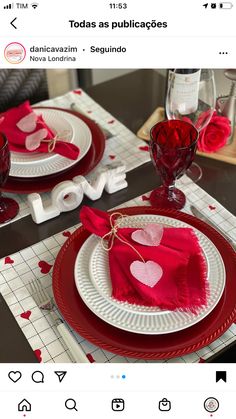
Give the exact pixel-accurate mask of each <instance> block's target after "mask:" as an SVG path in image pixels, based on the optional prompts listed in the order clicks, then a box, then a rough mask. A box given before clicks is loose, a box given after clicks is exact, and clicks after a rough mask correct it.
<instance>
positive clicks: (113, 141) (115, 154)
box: [0, 89, 150, 227]
mask: <svg viewBox="0 0 236 419" xmlns="http://www.w3.org/2000/svg"><path fill="white" fill-rule="evenodd" d="M72 103H75V104H76V105H77V106H78V108H79V109H80V110H81V111H82V113H84V114H85V115H87V116H88V117H89V118H91V119H93V120H95V121H96V122H98V123H99V124H101V125H102V126H103V127H105V128H107V129H108V130H109V131H110V132H111V134H112V135H113V137H111V138H110V139H109V140H107V141H106V145H105V152H104V156H103V158H102V160H101V162H100V163H99V164H98V166H97V167H96V168H95V169H94V170H93V171H92V172H91V174H90V175H92V176H94V174H96V172H97V171H98V170H99V169H100V168H101V166H105V165H107V164H111V162H119V161H120V162H122V164H124V165H125V166H126V171H127V172H129V171H130V170H132V169H134V168H136V167H138V166H141V165H142V164H144V163H146V162H147V161H149V160H150V156H149V152H148V146H147V145H146V143H145V142H144V141H142V140H140V139H138V138H137V137H136V135H134V134H133V133H132V132H131V131H130V130H129V129H128V128H126V127H125V126H124V125H123V124H121V123H120V122H119V121H117V120H116V119H115V118H114V117H113V116H112V115H111V114H110V113H109V112H107V111H106V110H105V109H104V108H102V106H100V105H99V104H98V103H96V102H95V101H94V100H93V99H92V98H91V97H90V96H88V95H87V94H86V93H85V92H84V91H83V90H82V89H78V90H74V91H72V92H69V93H67V94H65V95H63V96H60V97H57V98H55V99H50V100H47V101H44V102H40V103H39V104H38V105H40V106H54V107H58V108H64V109H70V107H71V104H72ZM87 178H89V176H87ZM5 195H7V196H11V197H13V198H14V199H16V200H17V202H18V203H19V206H20V211H19V214H18V215H17V217H16V218H14V220H12V221H11V222H13V221H16V220H19V219H20V218H22V217H25V216H26V215H29V213H30V212H29V207H28V205H27V195H19V194H5ZM41 196H42V199H43V202H44V205H47V203H48V202H49V197H50V194H49V193H44V194H42V195H41ZM4 225H6V224H4ZM1 226H2V225H0V227H1Z"/></svg>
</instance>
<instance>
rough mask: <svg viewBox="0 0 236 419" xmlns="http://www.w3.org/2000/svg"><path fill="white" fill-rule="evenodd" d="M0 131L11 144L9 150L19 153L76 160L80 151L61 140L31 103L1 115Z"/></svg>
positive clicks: (23, 104)
mask: <svg viewBox="0 0 236 419" xmlns="http://www.w3.org/2000/svg"><path fill="white" fill-rule="evenodd" d="M0 130H1V132H3V133H4V134H5V135H6V137H7V139H8V143H9V148H10V150H12V151H16V152H18V153H31V152H35V151H36V152H39V153H50V152H53V153H57V154H60V155H62V156H63V157H67V158H69V159H71V160H76V159H77V158H78V156H79V153H80V150H79V148H78V147H77V146H76V145H75V144H71V143H67V142H65V141H62V140H60V139H57V138H58V136H60V133H54V132H53V131H52V130H51V129H50V128H49V127H48V126H47V125H46V123H45V122H44V120H43V118H42V116H41V115H37V114H36V113H35V112H34V110H33V109H32V108H31V106H30V103H29V101H26V102H24V103H22V104H21V105H19V106H17V107H16V108H11V109H9V110H8V111H6V112H4V113H2V114H1V115H0Z"/></svg>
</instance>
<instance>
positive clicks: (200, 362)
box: [198, 358, 206, 364]
mask: <svg viewBox="0 0 236 419" xmlns="http://www.w3.org/2000/svg"><path fill="white" fill-rule="evenodd" d="M204 362H206V361H205V359H203V358H200V359H199V361H198V363H199V364H204Z"/></svg>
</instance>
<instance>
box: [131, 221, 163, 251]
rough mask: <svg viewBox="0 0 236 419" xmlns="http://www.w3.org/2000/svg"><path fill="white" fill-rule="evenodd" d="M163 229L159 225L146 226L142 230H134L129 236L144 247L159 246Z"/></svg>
mask: <svg viewBox="0 0 236 419" xmlns="http://www.w3.org/2000/svg"><path fill="white" fill-rule="evenodd" d="M163 233H164V228H163V226H162V225H160V224H148V225H147V226H146V227H145V228H143V229H142V230H135V231H133V233H132V234H131V237H132V239H133V240H134V241H135V242H137V243H140V244H144V246H159V244H160V242H161V239H162V236H163Z"/></svg>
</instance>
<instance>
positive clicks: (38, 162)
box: [10, 108, 92, 178]
mask: <svg viewBox="0 0 236 419" xmlns="http://www.w3.org/2000/svg"><path fill="white" fill-rule="evenodd" d="M35 112H36V113H37V114H38V115H42V116H43V119H44V121H45V122H46V124H47V125H48V126H49V128H51V130H52V131H53V132H54V133H55V134H57V133H58V134H60V133H63V132H66V133H67V135H66V138H65V139H64V137H63V140H64V141H67V142H69V143H73V144H75V145H77V146H78V147H79V148H80V154H79V156H78V159H77V160H71V159H68V158H65V157H63V156H60V155H59V154H55V153H17V152H11V169H10V176H14V177H24V178H28V177H29V178H32V177H40V176H47V175H52V174H54V173H59V172H61V171H63V170H66V169H69V168H70V167H71V166H73V165H74V164H76V163H78V162H79V161H80V160H81V159H82V158H83V157H84V156H85V154H86V153H87V152H88V150H89V148H90V146H91V143H92V134H91V131H90V129H89V127H88V126H87V125H86V124H85V122H84V121H82V120H81V119H80V118H78V117H77V116H75V115H72V114H69V113H67V112H64V111H63V110H57V109H47V108H45V109H44V108H40V109H35Z"/></svg>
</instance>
